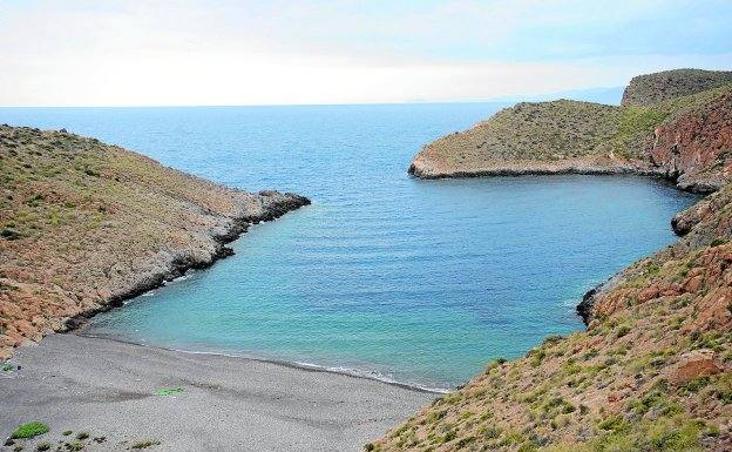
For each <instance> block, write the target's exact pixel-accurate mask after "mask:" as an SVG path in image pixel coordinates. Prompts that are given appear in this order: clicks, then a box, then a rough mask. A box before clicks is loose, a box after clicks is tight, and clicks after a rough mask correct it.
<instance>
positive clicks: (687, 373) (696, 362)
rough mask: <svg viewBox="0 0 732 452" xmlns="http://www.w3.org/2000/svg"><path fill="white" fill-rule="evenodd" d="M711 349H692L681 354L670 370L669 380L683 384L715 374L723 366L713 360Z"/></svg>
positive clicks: (675, 384) (679, 384) (677, 384)
mask: <svg viewBox="0 0 732 452" xmlns="http://www.w3.org/2000/svg"><path fill="white" fill-rule="evenodd" d="M714 358H715V356H714V352H713V351H712V350H706V349H705V350H694V351H692V352H689V353H686V354H684V355H682V356H681V359H680V361H679V362H678V363H677V364H676V365H675V366H674V367H673V368H672V369H671V370H670V372H669V374H668V380H669V382H670V383H671V384H672V385H674V386H683V385H685V384H687V383H689V382H690V381H692V380H695V379H697V378H700V377H708V376H711V375H716V374H718V373H720V372H722V371H723V370H724V368H723V367H722V366H721V365H720V364H718V363H717V362H716V361H715V359H714Z"/></svg>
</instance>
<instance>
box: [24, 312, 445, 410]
mask: <svg viewBox="0 0 732 452" xmlns="http://www.w3.org/2000/svg"><path fill="white" fill-rule="evenodd" d="M56 334H75V335H76V336H79V337H84V338H89V339H95V340H101V341H110V342H117V343H120V344H126V345H131V346H135V347H141V348H144V349H152V350H163V351H166V352H173V353H182V354H186V355H207V356H220V357H223V358H231V359H236V360H242V361H253V362H256V363H266V364H273V365H276V366H282V367H287V368H290V369H295V370H302V371H305V372H322V373H326V374H334V375H342V376H346V377H350V378H355V379H361V380H368V381H376V382H379V383H383V384H386V385H390V386H395V387H397V388H400V389H406V390H408V391H414V392H419V393H424V394H432V395H438V396H441V395H445V394H450V393H451V392H454V391H455V389H441V388H430V387H427V386H422V385H418V384H412V383H405V382H400V381H397V380H393V379H390V378H386V377H378V376H375V375H369V374H368V373H366V372H362V371H359V370H358V369H350V368H337V367H333V366H325V365H320V364H313V363H306V362H298V361H287V360H284V359H276V358H262V357H256V356H245V355H237V354H235V353H225V352H215V351H196V350H184V349H179V348H171V347H164V346H160V345H148V344H141V343H139V342H134V341H130V340H125V339H122V338H119V337H114V336H101V335H94V334H85V333H84V326H82V327H80V328H79V329H77V330H75V331H73V332H68V333H56ZM38 345H41V344H38Z"/></svg>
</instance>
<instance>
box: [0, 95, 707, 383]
mask: <svg viewBox="0 0 732 452" xmlns="http://www.w3.org/2000/svg"><path fill="white" fill-rule="evenodd" d="M499 107H500V106H499V105H497V104H449V105H432V104H425V105H376V106H320V107H246V108H245V107H242V108H153V109H0V122H3V123H4V122H7V123H11V124H24V125H34V126H38V127H44V128H61V127H65V128H67V129H69V130H70V131H74V132H77V133H81V134H85V135H93V136H96V137H99V138H101V139H103V140H105V141H109V142H113V143H117V144H120V145H123V146H126V147H129V148H132V149H135V150H138V151H140V152H142V153H144V154H147V155H149V156H151V157H153V158H156V159H158V160H161V161H162V162H164V163H165V164H168V165H171V166H174V167H177V168H180V169H183V170H186V171H189V172H192V173H195V174H198V175H201V176H203V177H207V178H210V179H213V180H216V181H219V182H222V183H225V184H229V185H232V186H237V187H242V188H246V189H250V190H259V189H264V188H277V189H282V190H290V191H296V192H298V193H301V194H304V195H307V196H309V197H311V198H312V200H313V205H312V206H309V207H306V208H304V209H302V210H300V211H297V212H294V213H291V214H288V215H286V216H285V217H283V218H282V219H280V220H278V221H276V222H273V223H268V224H262V225H257V226H255V227H253V228H252V229H251V231H250V232H249V233H248V234H247V235H245V236H244V237H243V238H242V239H240V240H239V241H238V242H236V243H235V244H234V248H235V250H236V255H235V256H233V257H231V258H229V259H226V260H223V261H221V262H219V263H218V264H216V265H215V266H214V267H213V268H211V269H208V270H205V271H199V272H194V273H192V274H189V275H188V276H187V277H186V278H185V279H183V280H180V281H176V282H174V283H171V284H169V285H168V286H166V287H164V288H161V289H159V290H156V291H155V292H152V293H150V294H147V295H146V296H142V297H138V298H137V299H134V300H132V301H131V302H130V303H129V304H128V305H127V306H126V307H125V308H123V309H117V310H113V311H111V312H109V313H106V314H103V315H100V316H98V317H96V318H95V319H94V321H93V323H92V326H91V329H90V333H92V334H99V335H105V336H112V337H117V338H122V339H126V340H131V341H135V342H141V343H145V344H151V345H160V346H166V347H172V348H177V349H185V350H198V351H212V352H223V353H231V354H238V355H246V356H254V357H261V358H267V359H278V360H286V361H291V362H299V363H309V364H315V365H320V366H325V367H332V368H338V369H344V370H346V369H348V370H350V371H355V372H358V373H363V374H367V375H373V376H377V377H380V378H385V379H392V380H396V381H400V382H405V383H410V384H418V385H422V386H427V387H434V388H449V387H454V386H455V385H457V384H460V383H462V382H464V381H465V380H466V379H468V378H469V377H470V376H471V375H473V374H475V373H476V372H478V371H479V370H480V369H481V368H482V367H483V366H484V365H485V363H486V362H487V361H488V360H490V359H492V358H496V357H499V356H503V357H515V356H518V355H520V354H522V353H524V352H525V351H526V350H528V349H529V348H530V347H532V346H534V345H536V344H537V343H538V342H540V341H541V339H542V338H543V337H544V336H546V335H548V334H566V333H569V332H571V331H574V330H577V329H580V328H582V324H581V322H580V320H579V318H578V317H577V316H576V315H575V311H574V308H575V305H576V304H577V302H578V300H579V298H580V297H581V296H582V294H583V293H584V292H585V291H586V290H587V289H589V288H591V287H592V286H593V285H595V284H596V283H599V282H601V281H603V280H605V279H606V278H607V277H609V276H610V275H612V274H613V273H614V272H615V271H617V270H619V269H621V268H622V267H624V266H626V265H627V264H629V263H631V262H632V261H634V260H636V259H638V258H639V257H642V256H644V255H646V254H648V253H650V252H652V251H654V250H656V249H659V248H661V247H663V246H665V245H667V244H669V243H671V242H672V241H673V240H674V236H673V234H672V232H671V230H670V228H669V220H670V218H671V216H672V215H673V214H674V213H675V212H677V211H679V210H680V209H682V208H684V207H685V206H688V205H689V204H690V203H692V202H693V201H694V200H695V198H694V197H692V196H690V195H686V194H682V193H680V192H677V191H675V190H673V189H672V188H670V187H668V186H666V185H664V184H661V183H657V182H654V181H651V180H646V179H640V178H634V177H584V176H562V177H523V178H497V179H470V180H444V181H420V180H416V179H412V178H410V177H408V176H407V174H406V169H407V167H408V164H409V161H410V158H411V156H412V155H413V154H414V153H415V152H416V151H417V150H418V149H419V147H420V146H421V145H422V144H424V143H426V142H428V141H430V140H432V139H434V138H436V137H438V136H440V135H443V134H445V133H449V132H452V131H455V130H460V129H463V128H466V127H468V126H470V125H471V124H473V123H475V122H476V121H478V120H480V119H482V118H484V117H486V116H488V115H489V114H491V113H492V112H494V111H496V110H497V109H498V108H499Z"/></svg>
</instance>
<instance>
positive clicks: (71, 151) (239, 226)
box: [0, 125, 310, 360]
mask: <svg viewBox="0 0 732 452" xmlns="http://www.w3.org/2000/svg"><path fill="white" fill-rule="evenodd" d="M0 168H1V170H0V360H1V359H4V358H8V357H9V356H10V355H11V354H12V350H13V348H14V347H17V346H18V345H21V344H23V343H24V342H27V341H39V340H40V339H41V338H42V337H43V336H44V335H45V334H47V333H49V332H52V331H57V332H61V331H67V330H69V329H73V328H75V327H77V326H78V325H79V324H81V323H83V321H84V320H85V319H86V318H87V317H89V316H91V315H93V314H95V313H97V312H99V311H101V310H105V309H109V308H110V307H113V306H117V305H120V304H121V302H122V300H124V299H126V298H130V297H133V296H135V295H139V294H140V293H142V292H144V291H147V290H150V289H153V288H155V287H157V286H160V285H161V284H163V283H164V282H165V281H167V280H170V279H173V278H175V277H177V276H180V275H182V274H183V273H184V272H185V271H186V270H188V269H192V268H202V267H206V266H209V265H211V264H212V263H213V262H214V261H215V260H216V259H219V258H221V257H225V256H228V255H230V254H231V253H232V250H231V249H230V248H228V247H227V246H226V243H228V242H231V241H233V240H235V239H236V238H237V237H239V235H241V234H242V233H244V232H245V231H246V230H247V228H248V226H249V225H250V224H252V223H257V222H260V221H268V220H272V219H275V218H277V217H279V216H281V215H283V214H285V213H286V212H288V211H290V210H293V209H297V208H299V207H301V206H304V205H307V204H309V203H310V201H309V200H308V199H307V198H305V197H302V196H298V195H295V194H291V193H284V194H283V193H278V192H275V191H263V192H259V193H247V192H244V191H240V190H235V189H231V188H226V187H223V186H220V185H217V184H214V183H212V182H208V181H206V180H203V179H200V178H198V177H194V176H191V175H188V174H185V173H182V172H180V171H177V170H174V169H171V168H167V167H165V166H163V165H161V164H159V163H157V162H155V161H154V160H152V159H150V158H147V157H145V156H142V155H140V154H137V153H134V152H131V151H128V150H125V149H122V148H120V147H118V146H111V145H107V144H104V143H102V142H100V141H98V140H96V139H94V138H85V137H81V136H78V135H74V134H70V133H67V132H66V131H65V130H61V131H41V130H39V129H32V128H25V127H10V126H7V125H3V126H0Z"/></svg>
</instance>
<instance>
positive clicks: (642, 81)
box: [622, 69, 732, 106]
mask: <svg viewBox="0 0 732 452" xmlns="http://www.w3.org/2000/svg"><path fill="white" fill-rule="evenodd" d="M730 82H732V71H705V70H703V69H674V70H671V71H663V72H656V73H653V74H645V75H639V76H637V77H633V79H632V80H631V81H630V83H629V84H628V86H627V87H626V88H625V91H624V92H623V100H622V105H635V106H648V105H653V104H657V103H659V102H663V101H665V100H669V99H674V98H677V97H682V96H688V95H690V94H695V93H698V92H701V91H706V90H709V89H712V88H716V87H719V86H722V85H724V84H727V83H730Z"/></svg>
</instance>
